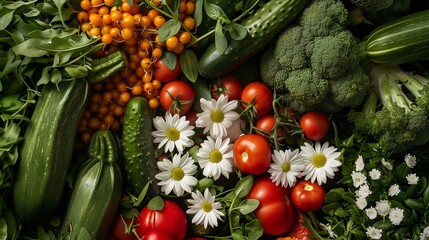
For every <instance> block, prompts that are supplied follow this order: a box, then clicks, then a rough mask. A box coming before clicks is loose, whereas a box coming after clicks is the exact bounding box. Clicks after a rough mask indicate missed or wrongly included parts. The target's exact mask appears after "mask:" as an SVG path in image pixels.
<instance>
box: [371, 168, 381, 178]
mask: <svg viewBox="0 0 429 240" xmlns="http://www.w3.org/2000/svg"><path fill="white" fill-rule="evenodd" d="M369 177H370V178H371V179H372V180H378V179H380V177H381V173H380V170H378V169H375V168H374V169H372V170H371V171H369Z"/></svg>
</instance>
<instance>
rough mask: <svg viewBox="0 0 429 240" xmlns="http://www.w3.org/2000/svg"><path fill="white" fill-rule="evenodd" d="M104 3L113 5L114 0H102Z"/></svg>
mask: <svg viewBox="0 0 429 240" xmlns="http://www.w3.org/2000/svg"><path fill="white" fill-rule="evenodd" d="M104 4H106V6H109V7H111V6H113V4H115V0H104Z"/></svg>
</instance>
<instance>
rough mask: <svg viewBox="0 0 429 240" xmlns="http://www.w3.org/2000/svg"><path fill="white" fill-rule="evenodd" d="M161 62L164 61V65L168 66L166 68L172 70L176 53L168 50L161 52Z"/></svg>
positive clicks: (174, 65)
mask: <svg viewBox="0 0 429 240" xmlns="http://www.w3.org/2000/svg"><path fill="white" fill-rule="evenodd" d="M161 60H162V62H163V63H164V65H165V66H167V67H168V69H170V70H173V69H174V68H175V67H176V61H177V58H176V54H174V53H172V52H170V51H165V52H164V53H163V54H162V58H161Z"/></svg>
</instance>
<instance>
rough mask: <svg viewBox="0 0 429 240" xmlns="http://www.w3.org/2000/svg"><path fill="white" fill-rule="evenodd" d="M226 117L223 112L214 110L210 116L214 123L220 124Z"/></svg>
mask: <svg viewBox="0 0 429 240" xmlns="http://www.w3.org/2000/svg"><path fill="white" fill-rule="evenodd" d="M224 115H225V114H224V113H223V112H222V111H221V110H214V111H212V113H211V114H210V118H211V119H212V121H213V122H218V123H219V122H222V121H223V118H224Z"/></svg>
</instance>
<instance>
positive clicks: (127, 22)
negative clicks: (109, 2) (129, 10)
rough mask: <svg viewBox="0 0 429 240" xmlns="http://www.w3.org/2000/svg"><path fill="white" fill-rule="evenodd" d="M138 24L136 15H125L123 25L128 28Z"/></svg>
mask: <svg viewBox="0 0 429 240" xmlns="http://www.w3.org/2000/svg"><path fill="white" fill-rule="evenodd" d="M135 24H136V19H135V18H134V16H131V15H129V16H124V17H123V19H122V25H123V26H124V27H127V28H132V27H134V25H135Z"/></svg>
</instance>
